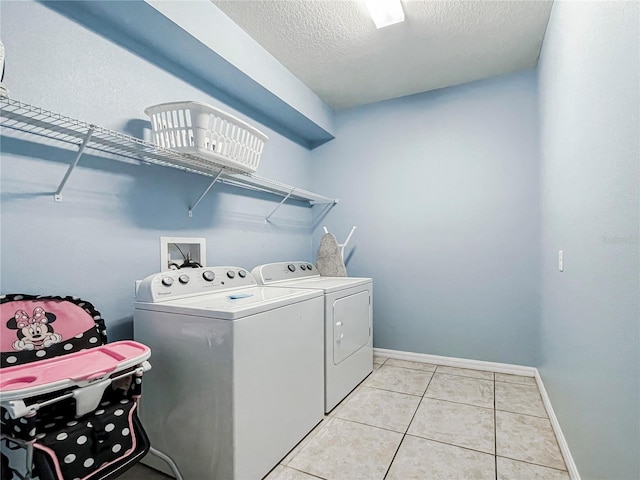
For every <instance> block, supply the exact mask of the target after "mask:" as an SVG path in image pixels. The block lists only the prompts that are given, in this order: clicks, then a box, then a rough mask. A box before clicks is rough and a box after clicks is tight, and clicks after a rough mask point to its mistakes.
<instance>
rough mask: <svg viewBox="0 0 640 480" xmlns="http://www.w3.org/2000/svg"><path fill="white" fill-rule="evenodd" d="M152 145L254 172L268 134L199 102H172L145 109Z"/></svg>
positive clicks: (213, 163) (214, 165)
mask: <svg viewBox="0 0 640 480" xmlns="http://www.w3.org/2000/svg"><path fill="white" fill-rule="evenodd" d="M144 113H146V114H147V115H149V117H151V125H152V128H153V137H154V140H155V144H156V145H158V146H160V147H164V148H170V149H172V150H175V151H177V152H180V153H185V154H190V155H194V156H197V157H198V158H200V159H202V160H206V161H210V162H211V163H212V168H215V167H216V166H218V167H229V168H233V169H236V170H241V171H244V172H255V171H256V170H257V169H258V164H259V163H260V156H261V155H262V150H263V148H264V143H265V142H266V141H267V140H268V137H267V136H266V135H265V134H264V133H262V132H260V131H259V130H257V129H256V128H254V127H252V126H251V125H249V124H248V123H246V122H243V121H242V120H240V119H239V118H236V117H234V116H233V115H229V114H228V113H225V112H223V111H222V110H219V109H217V108H215V107H212V106H211V105H207V104H205V103H201V102H172V103H162V104H160V105H154V106H152V107H148V108H147V109H145V111H144Z"/></svg>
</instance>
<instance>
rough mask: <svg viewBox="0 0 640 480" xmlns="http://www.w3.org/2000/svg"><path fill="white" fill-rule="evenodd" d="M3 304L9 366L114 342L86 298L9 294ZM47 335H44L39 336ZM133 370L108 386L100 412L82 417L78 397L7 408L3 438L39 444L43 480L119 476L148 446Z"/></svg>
mask: <svg viewBox="0 0 640 480" xmlns="http://www.w3.org/2000/svg"><path fill="white" fill-rule="evenodd" d="M0 307H2V308H0V336H1V337H3V338H0V345H1V346H2V351H1V352H0V353H1V358H0V367H1V368H2V369H3V370H4V369H10V368H11V367H12V366H17V365H23V364H27V363H30V362H37V361H39V360H46V359H48V358H52V357H57V356H60V355H66V354H68V353H73V352H77V351H80V350H85V349H89V348H93V347H97V346H100V345H104V344H106V343H107V336H106V329H105V323H104V320H103V319H102V316H101V314H100V312H98V311H97V310H96V309H95V308H94V306H93V305H92V304H91V303H89V302H87V301H84V300H82V299H79V298H74V297H56V296H36V295H25V294H13V295H2V296H0ZM67 313H68V315H67ZM54 322H55V323H54ZM65 322H66V323H65ZM51 324H53V325H52V326H51ZM42 333H44V335H40V337H44V338H45V339H44V340H43V339H42V338H37V337H38V335H39V334H42ZM36 334H38V335H36ZM133 370H134V367H131V371H132V375H131V376H129V377H124V378H121V379H119V380H116V381H114V382H113V383H112V384H111V385H110V386H108V387H107V389H106V390H105V392H104V394H103V396H102V399H101V401H100V404H99V406H98V407H97V408H96V409H95V410H94V411H93V412H90V413H88V414H86V415H84V416H82V417H79V418H76V417H75V412H76V409H75V400H74V399H73V398H68V399H64V400H61V401H56V402H54V403H51V404H49V405H45V406H43V407H41V408H40V409H39V410H38V411H37V413H36V415H34V416H31V417H22V418H15V419H14V418H11V416H10V414H9V412H8V411H7V410H5V409H4V408H2V409H0V426H1V428H2V433H3V436H7V437H10V438H13V439H15V440H16V441H18V442H32V443H33V446H34V457H33V458H34V468H35V470H34V473H35V474H36V475H37V477H38V478H39V479H40V480H65V479H76V478H77V479H84V480H91V479H96V480H97V479H100V480H110V479H111V478H116V477H117V476H119V475H121V474H122V473H123V472H124V471H125V470H126V469H127V468H129V467H130V466H132V465H134V464H135V463H136V462H138V461H139V460H140V459H141V458H142V457H143V456H144V455H145V454H146V453H147V452H148V450H149V440H148V438H147V436H146V433H145V432H144V429H143V427H142V425H141V423H140V420H139V419H138V416H137V411H136V410H137V405H138V403H137V401H138V397H139V396H140V394H141V387H142V379H141V377H140V376H137V375H135V374H133ZM120 373H124V372H120ZM1 374H2V372H1V371H0V375H1ZM62 393H64V391H57V392H52V393H48V394H44V395H40V396H38V397H37V399H29V402H32V401H37V402H39V403H42V402H46V401H47V400H49V399H53V398H54V397H59V396H60V395H61V394H62ZM29 402H27V403H29Z"/></svg>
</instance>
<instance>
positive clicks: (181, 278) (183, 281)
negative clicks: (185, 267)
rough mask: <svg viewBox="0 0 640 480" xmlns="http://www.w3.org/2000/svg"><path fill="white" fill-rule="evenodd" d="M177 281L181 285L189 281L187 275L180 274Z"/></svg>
mask: <svg viewBox="0 0 640 480" xmlns="http://www.w3.org/2000/svg"><path fill="white" fill-rule="evenodd" d="M178 281H179V282H180V283H181V284H182V285H186V284H187V283H189V275H180V276H179V277H178Z"/></svg>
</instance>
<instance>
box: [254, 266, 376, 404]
mask: <svg viewBox="0 0 640 480" xmlns="http://www.w3.org/2000/svg"><path fill="white" fill-rule="evenodd" d="M251 273H252V274H253V275H254V277H255V278H256V280H257V281H258V283H260V284H263V285H265V286H270V287H280V288H292V287H293V288H305V289H310V290H318V291H321V292H322V293H323V294H324V312H325V313H324V316H325V333H324V338H325V364H324V368H325V370H324V374H325V386H324V388H325V412H327V413H328V412H330V411H331V410H332V409H333V408H335V406H336V405H337V404H338V403H340V401H341V400H342V399H343V398H344V397H346V396H347V395H348V394H349V392H351V390H353V389H354V388H355V387H356V386H357V385H358V384H359V383H360V382H361V381H362V380H363V379H364V378H366V377H367V376H368V375H369V374H370V373H371V372H372V371H373V342H372V338H373V323H372V311H373V303H372V301H373V299H372V295H373V281H372V279H370V278H357V277H322V276H320V274H319V273H318V270H317V269H316V267H314V266H313V265H311V264H310V263H307V262H281V263H269V264H266V265H260V266H257V267H255V268H254V269H253V270H252V271H251Z"/></svg>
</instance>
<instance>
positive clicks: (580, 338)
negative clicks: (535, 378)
mask: <svg viewBox="0 0 640 480" xmlns="http://www.w3.org/2000/svg"><path fill="white" fill-rule="evenodd" d="M639 25H640V18H639V4H638V2H555V3H554V6H553V10H552V13H551V19H550V22H549V26H548V29H547V34H546V37H545V41H544V46H543V49H542V54H541V61H540V66H539V88H540V120H541V153H542V187H543V188H542V218H543V222H542V226H543V229H542V232H543V233H542V287H543V288H542V316H541V339H542V342H541V346H542V356H541V361H540V364H539V369H540V372H541V374H542V378H543V380H544V383H545V386H546V388H547V390H548V392H549V395H550V397H551V401H552V403H553V406H554V410H555V412H556V414H557V416H558V419H559V421H560V424H561V425H562V429H563V431H564V434H565V436H566V438H567V440H568V443H569V445H570V446H571V450H572V452H573V456H574V458H575V460H576V463H577V466H578V469H579V471H580V473H581V475H582V478H583V479H604V478H607V479H637V478H640V438H639V436H640V412H639V408H640V397H639V395H640V356H639V352H640V332H639V330H640V307H639V303H638V302H639V294H640V284H639V271H640V263H639V258H638V257H639V251H640V242H639V240H638V231H639V228H640V226H639V218H640V209H639V203H640V202H639V200H640V192H639V187H638V185H639V174H640V171H639V161H640V160H639V159H640V119H639V115H640V112H639V108H640V98H639V88H640V87H639V86H640V78H639V72H640V63H639V62H640V60H639V59H640V47H639V45H640V31H639ZM558 250H563V251H564V259H565V268H564V272H562V273H561V272H559V270H558V268H557V262H558V260H557V258H558Z"/></svg>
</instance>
